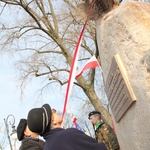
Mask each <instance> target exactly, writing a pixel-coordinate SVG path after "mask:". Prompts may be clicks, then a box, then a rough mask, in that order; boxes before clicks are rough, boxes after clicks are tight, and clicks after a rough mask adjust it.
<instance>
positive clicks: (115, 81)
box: [106, 54, 136, 122]
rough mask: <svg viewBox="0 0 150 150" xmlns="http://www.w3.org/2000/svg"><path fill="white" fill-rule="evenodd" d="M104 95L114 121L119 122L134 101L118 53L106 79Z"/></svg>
mask: <svg viewBox="0 0 150 150" xmlns="http://www.w3.org/2000/svg"><path fill="white" fill-rule="evenodd" d="M106 95H107V98H108V101H109V105H110V108H111V111H112V114H113V116H114V119H115V121H116V122H119V120H120V119H121V117H122V116H123V115H124V114H125V112H126V111H127V109H128V108H129V106H130V105H131V104H132V103H133V102H134V101H136V97H135V94H134V92H133V90H132V88H131V86H130V83H129V81H128V78H127V75H126V70H125V68H124V66H123V64H122V62H121V59H120V57H119V54H117V55H115V56H114V57H113V60H112V64H111V66H110V70H109V74H108V77H107V81H106Z"/></svg>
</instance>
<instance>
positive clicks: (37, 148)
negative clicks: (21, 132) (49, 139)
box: [19, 137, 44, 150]
mask: <svg viewBox="0 0 150 150" xmlns="http://www.w3.org/2000/svg"><path fill="white" fill-rule="evenodd" d="M19 150H44V141H42V140H40V139H34V138H30V137H25V138H24V139H23V140H22V143H21V146H20V148H19Z"/></svg>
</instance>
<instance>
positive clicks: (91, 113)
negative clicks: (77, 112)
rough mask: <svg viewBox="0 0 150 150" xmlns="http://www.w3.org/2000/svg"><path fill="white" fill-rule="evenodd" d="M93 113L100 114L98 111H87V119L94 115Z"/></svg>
mask: <svg viewBox="0 0 150 150" xmlns="http://www.w3.org/2000/svg"><path fill="white" fill-rule="evenodd" d="M95 114H99V115H101V113H100V112H99V111H92V112H90V113H89V117H88V118H89V119H90V117H91V116H92V115H95Z"/></svg>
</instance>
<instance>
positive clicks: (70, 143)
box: [44, 128, 107, 150]
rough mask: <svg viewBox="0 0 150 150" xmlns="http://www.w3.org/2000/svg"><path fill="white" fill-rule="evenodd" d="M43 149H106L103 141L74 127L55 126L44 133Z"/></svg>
mask: <svg viewBox="0 0 150 150" xmlns="http://www.w3.org/2000/svg"><path fill="white" fill-rule="evenodd" d="M44 138H45V140H46V142H45V147H44V150H107V149H106V147H105V145H104V144H103V143H98V142H97V141H96V140H95V139H93V138H92V137H90V136H88V135H86V134H85V133H84V132H82V131H79V130H78V129H75V128H68V129H62V128H55V129H51V130H50V131H49V132H48V133H46V134H45V135H44Z"/></svg>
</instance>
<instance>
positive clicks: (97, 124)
mask: <svg viewBox="0 0 150 150" xmlns="http://www.w3.org/2000/svg"><path fill="white" fill-rule="evenodd" d="M102 123H103V122H98V123H96V124H95V130H96V129H97V128H98V127H99V126H100V125H102Z"/></svg>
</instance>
